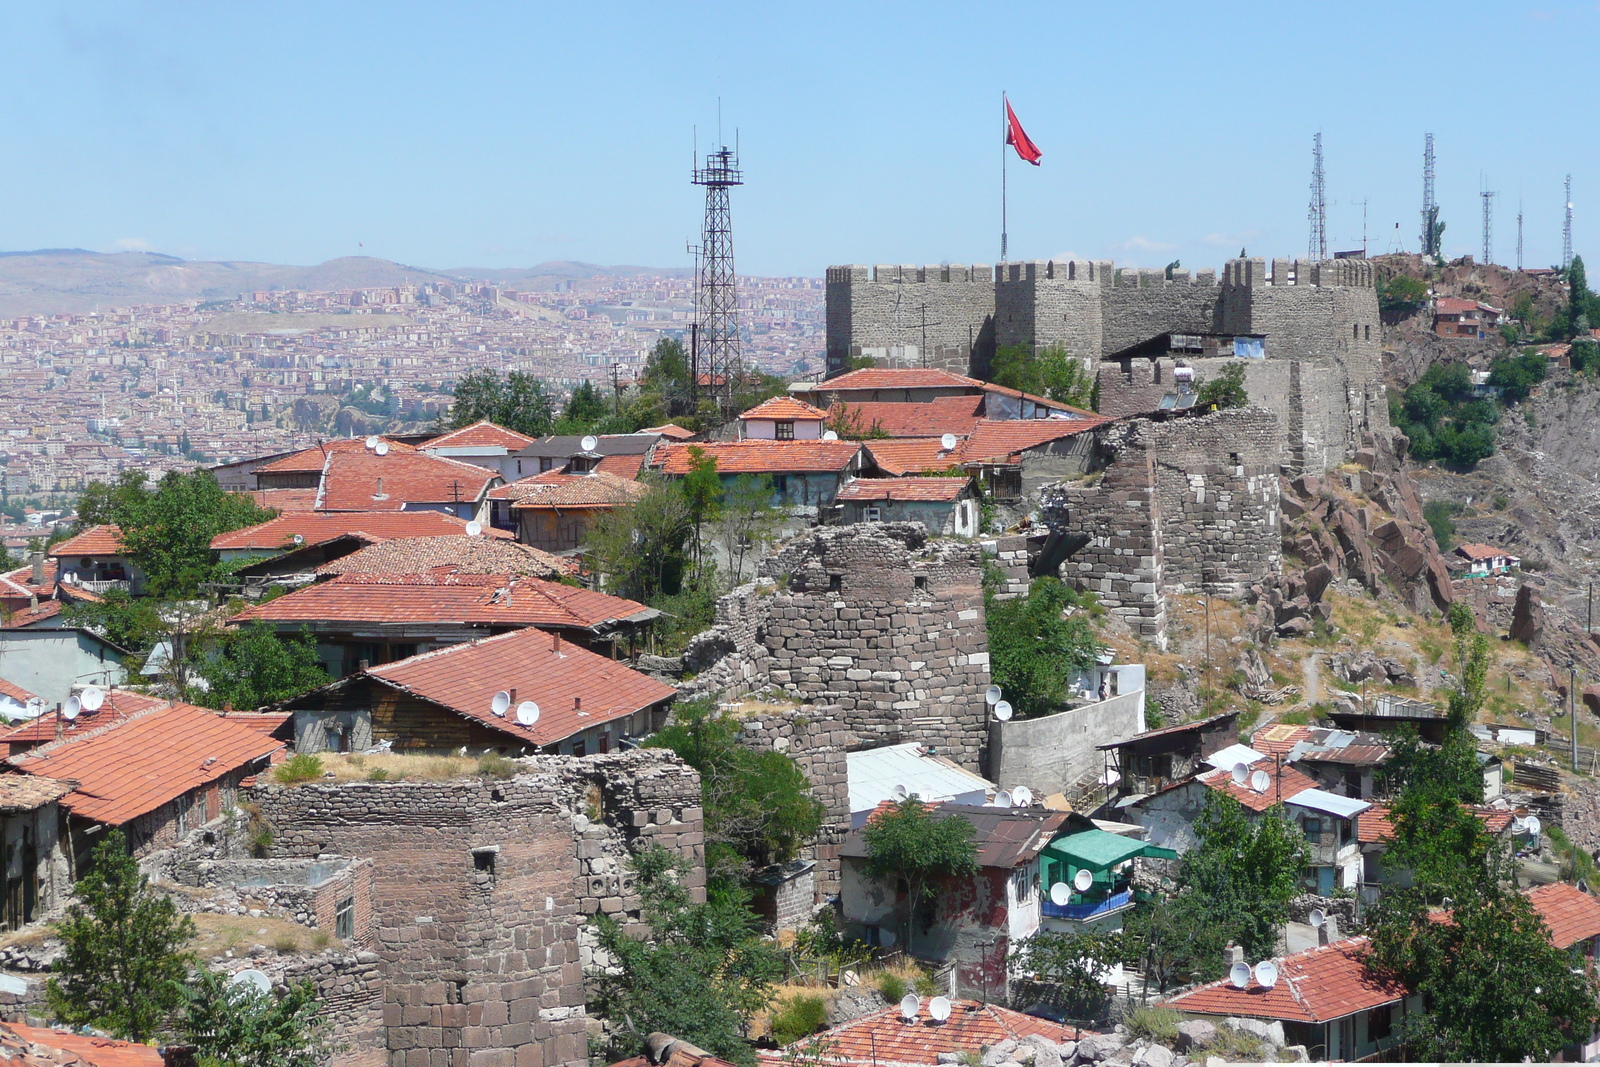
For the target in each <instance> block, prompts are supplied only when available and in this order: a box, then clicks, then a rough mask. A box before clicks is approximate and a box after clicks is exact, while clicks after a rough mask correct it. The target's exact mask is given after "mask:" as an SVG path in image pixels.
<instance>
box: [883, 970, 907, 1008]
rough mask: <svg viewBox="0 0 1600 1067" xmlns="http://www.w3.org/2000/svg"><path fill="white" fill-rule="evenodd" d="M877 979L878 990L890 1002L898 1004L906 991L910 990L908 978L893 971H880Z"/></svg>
mask: <svg viewBox="0 0 1600 1067" xmlns="http://www.w3.org/2000/svg"><path fill="white" fill-rule="evenodd" d="M876 981H877V986H878V992H880V993H882V994H883V996H884V999H885V1000H887V1001H888V1002H889V1003H890V1004H898V1003H899V1002H900V1001H901V1000H902V999H903V998H904V997H905V995H906V993H908V992H909V991H910V987H909V986H907V985H906V980H905V979H904V978H901V977H900V976H899V975H898V974H895V973H894V972H893V971H882V972H880V973H879V974H878V977H877V980H876Z"/></svg>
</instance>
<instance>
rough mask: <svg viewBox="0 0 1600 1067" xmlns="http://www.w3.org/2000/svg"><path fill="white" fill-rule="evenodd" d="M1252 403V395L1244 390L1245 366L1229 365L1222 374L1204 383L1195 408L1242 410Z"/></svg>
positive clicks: (1238, 364) (1240, 364) (1223, 369)
mask: <svg viewBox="0 0 1600 1067" xmlns="http://www.w3.org/2000/svg"><path fill="white" fill-rule="evenodd" d="M1248 403H1250V394H1249V393H1247V392H1245V388H1244V364H1243V363H1229V364H1228V365H1227V366H1226V367H1223V368H1222V373H1221V374H1219V375H1217V376H1216V377H1215V378H1213V379H1211V380H1210V381H1209V382H1204V383H1202V384H1201V386H1200V393H1199V395H1198V396H1196V397H1195V401H1194V404H1195V407H1197V408H1204V407H1215V408H1217V409H1219V410H1220V409H1222V408H1242V407H1244V406H1245V405H1246V404H1248Z"/></svg>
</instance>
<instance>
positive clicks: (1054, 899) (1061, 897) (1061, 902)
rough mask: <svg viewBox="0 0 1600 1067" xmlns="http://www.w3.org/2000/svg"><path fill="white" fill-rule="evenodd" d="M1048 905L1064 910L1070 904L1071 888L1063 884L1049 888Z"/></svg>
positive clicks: (1058, 883)
mask: <svg viewBox="0 0 1600 1067" xmlns="http://www.w3.org/2000/svg"><path fill="white" fill-rule="evenodd" d="M1050 903H1052V904H1054V905H1055V906H1056V907H1058V908H1064V907H1066V906H1067V905H1068V904H1071V903H1072V888H1071V887H1070V886H1068V885H1067V883H1065V882H1057V883H1056V884H1055V885H1053V886H1051V887H1050Z"/></svg>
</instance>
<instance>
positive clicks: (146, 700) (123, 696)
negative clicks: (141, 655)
mask: <svg viewBox="0 0 1600 1067" xmlns="http://www.w3.org/2000/svg"><path fill="white" fill-rule="evenodd" d="M104 692H105V701H104V702H103V703H102V704H101V705H100V707H99V708H97V709H96V710H94V711H89V710H87V709H85V710H83V711H80V712H79V713H78V717H77V718H76V719H71V720H64V721H63V722H62V724H61V733H62V736H64V737H75V736H77V735H79V734H86V733H88V732H89V731H91V730H98V729H99V728H100V727H102V726H105V725H107V724H108V723H112V722H121V721H122V720H123V719H126V718H127V717H128V716H129V715H133V714H136V713H138V712H141V711H148V710H149V709H151V708H155V707H160V706H161V705H162V704H165V703H166V701H165V700H162V699H160V698H159V697H151V696H145V695H144V694H143V693H135V692H133V691H132V690H130V689H107V690H104ZM55 739H56V712H55V709H54V708H51V709H50V710H49V711H47V712H45V713H44V714H42V715H40V716H39V717H38V718H37V719H34V720H32V721H31V722H24V723H18V724H17V725H16V726H12V727H9V728H7V729H0V746H7V747H8V746H10V745H12V744H14V743H16V742H24V743H28V742H32V743H41V742H45V741H54V740H55Z"/></svg>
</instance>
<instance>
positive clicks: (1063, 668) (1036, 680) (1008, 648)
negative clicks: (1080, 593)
mask: <svg viewBox="0 0 1600 1067" xmlns="http://www.w3.org/2000/svg"><path fill="white" fill-rule="evenodd" d="M1077 603H1078V600H1077V596H1076V594H1075V593H1074V592H1073V591H1072V590H1071V589H1070V588H1069V587H1068V586H1066V585H1064V584H1062V582H1061V581H1060V580H1059V579H1056V578H1052V577H1049V576H1048V575H1046V576H1042V577H1039V578H1035V579H1034V580H1033V581H1032V582H1031V583H1029V585H1028V595H1027V596H1025V597H1016V598H1014V599H1010V600H1002V599H1000V598H998V597H996V596H995V593H994V587H993V583H990V582H986V583H985V589H984V608H985V612H986V614H987V621H988V632H989V672H990V676H991V677H992V678H993V679H994V681H995V684H997V685H999V686H1000V687H1001V688H1002V689H1004V690H1005V692H1006V699H1007V700H1009V701H1010V702H1011V704H1012V706H1013V707H1015V708H1016V709H1017V713H1018V714H1019V715H1021V716H1022V717H1023V718H1032V717H1034V716H1038V715H1048V714H1049V713H1050V712H1052V711H1054V710H1056V708H1058V707H1060V705H1061V702H1062V701H1063V700H1064V699H1065V698H1066V695H1067V690H1068V687H1069V685H1070V684H1071V681H1072V678H1073V676H1074V675H1076V674H1077V673H1079V672H1080V671H1086V670H1088V669H1089V668H1090V667H1092V666H1094V663H1095V657H1096V655H1097V654H1098V653H1099V651H1100V643H1099V641H1098V639H1097V638H1096V635H1095V631H1094V627H1093V626H1092V625H1091V624H1090V622H1089V616H1088V613H1087V612H1084V611H1080V612H1078V613H1076V614H1074V615H1072V616H1070V617H1069V616H1068V615H1067V609H1068V608H1070V607H1074V606H1076V605H1077Z"/></svg>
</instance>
